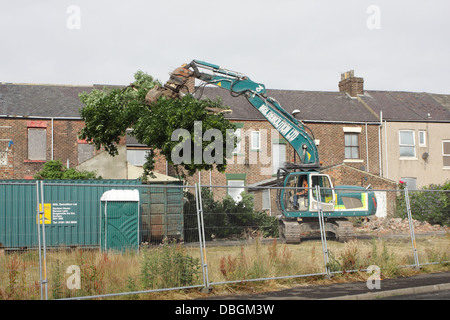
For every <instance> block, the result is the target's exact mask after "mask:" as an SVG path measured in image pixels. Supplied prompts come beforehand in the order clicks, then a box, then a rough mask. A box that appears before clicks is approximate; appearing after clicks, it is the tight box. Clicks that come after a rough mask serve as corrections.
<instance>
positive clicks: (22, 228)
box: [0, 180, 184, 249]
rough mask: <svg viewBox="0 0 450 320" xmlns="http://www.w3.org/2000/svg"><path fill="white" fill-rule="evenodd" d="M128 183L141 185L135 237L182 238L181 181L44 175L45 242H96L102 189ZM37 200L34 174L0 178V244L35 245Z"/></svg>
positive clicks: (66, 244)
mask: <svg viewBox="0 0 450 320" xmlns="http://www.w3.org/2000/svg"><path fill="white" fill-rule="evenodd" d="M178 186H179V187H178ZM39 188H40V187H39ZM130 188H134V189H137V190H139V193H140V199H141V202H140V204H141V206H140V208H139V209H140V218H139V219H138V222H137V223H138V225H137V228H138V229H139V230H140V233H139V240H138V242H139V243H141V242H150V241H153V240H154V241H161V240H163V239H164V238H169V239H177V240H183V238H184V230H183V228H184V217H183V186H182V182H181V181H180V182H178V181H174V182H170V183H167V184H148V185H147V184H142V182H141V181H140V180H44V188H43V189H44V211H45V214H46V217H47V218H46V219H47V220H46V225H45V228H46V229H45V231H46V232H45V237H46V245H47V247H49V248H51V247H54V248H57V247H72V246H74V247H75V246H76V247H87V248H91V247H99V246H100V233H101V230H100V212H101V201H100V199H101V196H102V194H103V193H104V192H106V191H108V190H111V189H130ZM39 200H40V199H39ZM37 203H38V201H37V200H36V180H3V181H1V182H0V247H5V248H7V249H26V248H37V246H38V234H37Z"/></svg>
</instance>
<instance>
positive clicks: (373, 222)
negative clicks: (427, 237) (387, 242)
mask: <svg viewBox="0 0 450 320" xmlns="http://www.w3.org/2000/svg"><path fill="white" fill-rule="evenodd" d="M412 222H413V226H414V233H446V232H450V228H449V227H447V226H440V225H438V224H435V225H431V224H430V223H428V222H426V221H418V220H414V219H413V220H412ZM355 229H356V230H357V231H358V232H360V233H378V234H385V233H409V222H408V219H402V218H379V217H373V218H372V217H371V218H370V219H368V220H367V221H363V222H362V224H361V226H360V227H357V228H355Z"/></svg>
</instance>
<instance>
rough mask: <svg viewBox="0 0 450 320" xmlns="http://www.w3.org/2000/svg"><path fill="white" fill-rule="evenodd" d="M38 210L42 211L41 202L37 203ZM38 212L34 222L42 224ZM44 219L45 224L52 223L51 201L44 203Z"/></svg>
mask: <svg viewBox="0 0 450 320" xmlns="http://www.w3.org/2000/svg"><path fill="white" fill-rule="evenodd" d="M39 211H42V204H39ZM39 216H40V214H39V213H38V214H37V216H36V224H38V223H39V224H42V217H39ZM44 219H45V224H51V223H52V204H51V203H44Z"/></svg>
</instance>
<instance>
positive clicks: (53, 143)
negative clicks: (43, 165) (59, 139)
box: [51, 118, 55, 160]
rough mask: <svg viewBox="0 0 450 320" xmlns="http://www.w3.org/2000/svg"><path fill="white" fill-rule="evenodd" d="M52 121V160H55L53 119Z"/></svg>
mask: <svg viewBox="0 0 450 320" xmlns="http://www.w3.org/2000/svg"><path fill="white" fill-rule="evenodd" d="M51 120H52V160H53V151H54V146H55V145H54V140H53V139H54V135H53V134H54V130H53V118H51Z"/></svg>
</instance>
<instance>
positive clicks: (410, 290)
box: [205, 272, 450, 300]
mask: <svg viewBox="0 0 450 320" xmlns="http://www.w3.org/2000/svg"><path fill="white" fill-rule="evenodd" d="M447 290H450V272H440V273H429V274H419V275H416V276H412V277H404V278H397V279H385V280H382V281H381V282H380V289H369V288H368V287H367V283H366V282H351V283H338V284H331V285H311V286H299V287H295V288H291V289H286V290H281V291H276V292H266V293H261V294H253V295H236V296H214V297H209V298H206V299H205V300H375V299H383V298H387V297H394V296H397V297H400V296H405V295H408V296H409V297H410V298H411V299H412V298H414V297H416V298H420V297H421V296H420V295H421V294H425V293H428V294H431V293H436V292H439V291H447ZM423 297H424V298H425V297H430V296H429V295H428V296H423ZM439 297H440V296H439V295H435V299H439ZM441 297H442V299H448V295H445V294H444V293H443V294H442V296H441Z"/></svg>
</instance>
